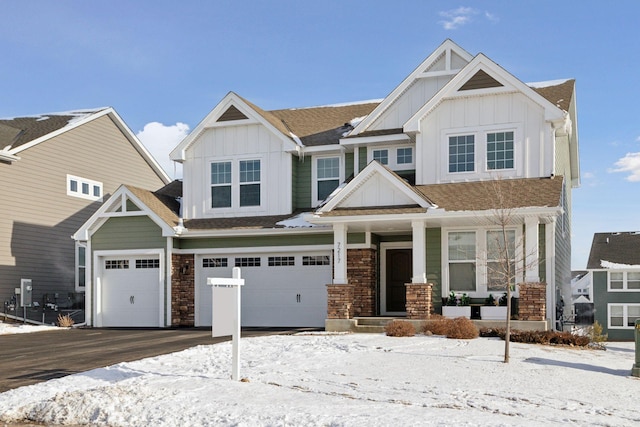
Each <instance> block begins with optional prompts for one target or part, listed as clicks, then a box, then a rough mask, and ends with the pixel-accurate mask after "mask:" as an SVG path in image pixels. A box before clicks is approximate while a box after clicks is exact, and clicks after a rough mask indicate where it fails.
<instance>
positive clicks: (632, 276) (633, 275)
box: [608, 271, 640, 292]
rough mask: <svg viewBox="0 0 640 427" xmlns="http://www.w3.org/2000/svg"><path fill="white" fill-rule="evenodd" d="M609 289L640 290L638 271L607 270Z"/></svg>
mask: <svg viewBox="0 0 640 427" xmlns="http://www.w3.org/2000/svg"><path fill="white" fill-rule="evenodd" d="M608 273H609V289H608V290H609V291H613V292H616V291H620V292H623V291H634V292H638V291H640V271H609V272H608Z"/></svg>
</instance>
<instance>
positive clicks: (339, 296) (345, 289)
mask: <svg viewBox="0 0 640 427" xmlns="http://www.w3.org/2000/svg"><path fill="white" fill-rule="evenodd" d="M353 296H354V287H353V286H352V285H333V284H331V285H327V319H351V318H352V317H353Z"/></svg>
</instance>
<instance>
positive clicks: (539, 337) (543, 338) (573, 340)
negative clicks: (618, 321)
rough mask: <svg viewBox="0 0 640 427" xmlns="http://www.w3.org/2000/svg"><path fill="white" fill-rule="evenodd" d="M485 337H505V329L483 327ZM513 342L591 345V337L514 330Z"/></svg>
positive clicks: (511, 337) (512, 334)
mask: <svg viewBox="0 0 640 427" xmlns="http://www.w3.org/2000/svg"><path fill="white" fill-rule="evenodd" d="M480 336H483V337H500V338H502V339H504V336H505V330H504V329H502V328H495V329H491V328H483V329H482V330H481V331H480ZM509 338H510V341H511V342H521V343H526V344H545V345H552V344H555V345H569V346H576V347H588V346H590V343H591V339H590V338H589V337H588V336H585V335H575V334H572V333H571V332H559V331H520V330H512V331H511V334H510V336H509Z"/></svg>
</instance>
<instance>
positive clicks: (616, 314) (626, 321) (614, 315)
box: [607, 304, 640, 329]
mask: <svg viewBox="0 0 640 427" xmlns="http://www.w3.org/2000/svg"><path fill="white" fill-rule="evenodd" d="M607 315H608V316H607V317H608V322H609V325H608V326H609V329H633V328H634V327H635V323H636V320H637V319H640V304H607Z"/></svg>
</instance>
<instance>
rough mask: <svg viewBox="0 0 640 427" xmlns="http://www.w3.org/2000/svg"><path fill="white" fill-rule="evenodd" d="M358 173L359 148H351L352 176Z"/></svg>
mask: <svg viewBox="0 0 640 427" xmlns="http://www.w3.org/2000/svg"><path fill="white" fill-rule="evenodd" d="M359 172H360V147H359V146H357V145H356V146H355V147H353V175H354V176H355V175H358V173H359Z"/></svg>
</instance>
